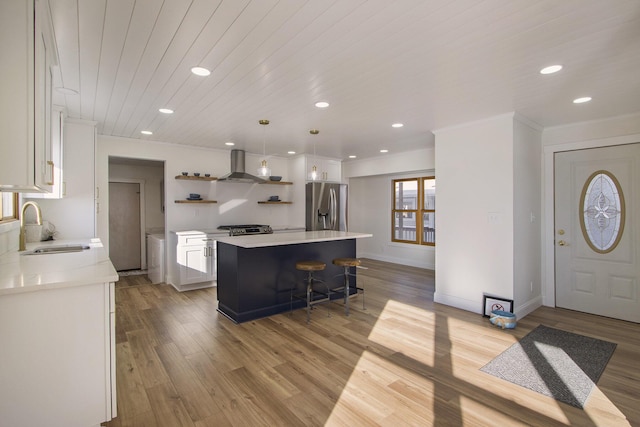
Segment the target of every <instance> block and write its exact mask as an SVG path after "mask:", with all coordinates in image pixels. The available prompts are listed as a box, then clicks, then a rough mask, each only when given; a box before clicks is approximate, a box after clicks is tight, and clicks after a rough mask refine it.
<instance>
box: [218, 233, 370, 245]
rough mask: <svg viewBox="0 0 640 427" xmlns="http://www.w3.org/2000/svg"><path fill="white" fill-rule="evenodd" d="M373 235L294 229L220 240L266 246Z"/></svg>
mask: <svg viewBox="0 0 640 427" xmlns="http://www.w3.org/2000/svg"><path fill="white" fill-rule="evenodd" d="M372 236H373V235H372V234H368V233H352V232H349V231H333V230H322V231H293V232H290V233H273V234H253V235H250V236H233V237H231V236H225V237H220V238H219V239H218V242H223V243H228V244H230V245H234V246H239V247H241V248H264V247H268V246H282V245H296V244H300V243H314V242H329V241H332V240H349V239H361V238H365V237H372Z"/></svg>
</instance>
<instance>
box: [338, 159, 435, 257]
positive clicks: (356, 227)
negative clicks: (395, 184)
mask: <svg viewBox="0 0 640 427" xmlns="http://www.w3.org/2000/svg"><path fill="white" fill-rule="evenodd" d="M434 166H435V151H434V149H433V148H425V149H422V150H414V151H409V152H405V153H398V154H390V155H388V156H380V157H375V158H370V159H363V160H351V161H348V162H344V163H343V166H342V174H343V181H345V182H348V184H349V231H354V232H362V233H371V234H373V237H372V238H368V239H360V240H358V245H357V246H358V247H357V255H358V256H359V257H364V258H371V259H377V260H380V261H387V262H394V263H397V264H402V265H410V266H414V267H421V268H428V269H434V268H435V248H434V247H433V246H423V245H412V244H407V243H397V242H392V241H391V197H392V196H391V194H392V193H391V182H392V180H394V179H401V178H414V177H422V176H432V175H434ZM436 215H437V214H436ZM436 218H437V217H436Z"/></svg>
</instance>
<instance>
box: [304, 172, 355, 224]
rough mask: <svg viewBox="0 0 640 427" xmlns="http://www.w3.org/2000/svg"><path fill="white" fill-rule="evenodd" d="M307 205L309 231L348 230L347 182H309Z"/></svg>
mask: <svg viewBox="0 0 640 427" xmlns="http://www.w3.org/2000/svg"><path fill="white" fill-rule="evenodd" d="M306 205H307V206H306V210H305V216H306V219H305V226H306V228H307V231H315V230H339V231H347V184H332V183H328V182H309V183H307V186H306Z"/></svg>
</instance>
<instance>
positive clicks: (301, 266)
mask: <svg viewBox="0 0 640 427" xmlns="http://www.w3.org/2000/svg"><path fill="white" fill-rule="evenodd" d="M326 266H327V264H325V263H324V262H322V261H298V262H296V270H302V271H322V270H324V268H325V267H326Z"/></svg>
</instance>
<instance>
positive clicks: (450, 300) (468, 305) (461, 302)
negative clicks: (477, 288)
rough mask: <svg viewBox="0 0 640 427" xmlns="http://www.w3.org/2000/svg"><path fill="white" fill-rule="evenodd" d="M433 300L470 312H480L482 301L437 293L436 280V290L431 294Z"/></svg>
mask: <svg viewBox="0 0 640 427" xmlns="http://www.w3.org/2000/svg"><path fill="white" fill-rule="evenodd" d="M433 301H434V302H437V303H438V304H444V305H448V306H451V307H455V308H459V309H461V310H466V311H470V312H472V313H478V314H482V301H474V300H468V299H464V298H460V297H456V296H453V295H445V294H443V293H442V292H440V293H438V284H437V282H436V292H435V293H434V294H433Z"/></svg>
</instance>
